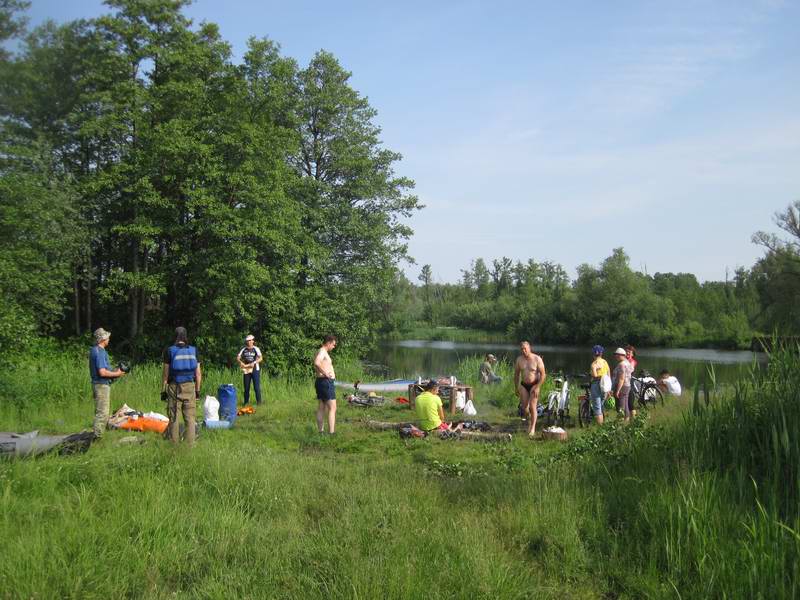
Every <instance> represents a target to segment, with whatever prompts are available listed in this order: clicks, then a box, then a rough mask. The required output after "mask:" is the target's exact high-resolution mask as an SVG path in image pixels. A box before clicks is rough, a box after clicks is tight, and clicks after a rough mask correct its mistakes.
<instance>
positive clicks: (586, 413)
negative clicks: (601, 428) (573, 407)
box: [578, 399, 592, 427]
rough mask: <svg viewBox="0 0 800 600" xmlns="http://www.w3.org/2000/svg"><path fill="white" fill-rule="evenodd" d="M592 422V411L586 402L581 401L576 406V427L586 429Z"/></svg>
mask: <svg viewBox="0 0 800 600" xmlns="http://www.w3.org/2000/svg"><path fill="white" fill-rule="evenodd" d="M591 422H592V409H591V407H590V406H589V401H588V400H585V399H584V400H581V401H580V404H579V405H578V425H580V426H581V427H588V426H589V424H590V423H591Z"/></svg>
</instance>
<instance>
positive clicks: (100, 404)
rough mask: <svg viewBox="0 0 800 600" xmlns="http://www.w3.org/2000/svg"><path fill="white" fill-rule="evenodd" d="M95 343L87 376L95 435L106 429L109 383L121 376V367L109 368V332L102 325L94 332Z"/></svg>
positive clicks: (108, 412) (109, 397)
mask: <svg viewBox="0 0 800 600" xmlns="http://www.w3.org/2000/svg"><path fill="white" fill-rule="evenodd" d="M94 340H95V345H94V346H92V349H91V350H90V351H89V377H91V379H92V396H93V398H94V424H93V425H92V429H93V430H94V434H95V435H96V436H97V437H101V436H102V435H103V432H104V431H105V430H106V425H107V424H108V417H109V414H110V412H111V383H112V382H113V380H114V379H116V378H118V377H122V376H123V375H125V372H124V371H123V370H122V369H115V370H113V371H112V370H111V364H110V363H109V362H108V352H106V347H107V346H108V342H109V340H111V332H110V331H106V330H105V329H103V328H102V327H100V328H98V329H96V330H95V332H94Z"/></svg>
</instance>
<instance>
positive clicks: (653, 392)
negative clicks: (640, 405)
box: [645, 385, 664, 406]
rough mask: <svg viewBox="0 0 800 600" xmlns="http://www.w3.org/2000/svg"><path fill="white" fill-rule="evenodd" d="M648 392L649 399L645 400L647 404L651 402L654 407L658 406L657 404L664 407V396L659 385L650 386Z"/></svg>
mask: <svg viewBox="0 0 800 600" xmlns="http://www.w3.org/2000/svg"><path fill="white" fill-rule="evenodd" d="M646 392H647V397H646V398H645V400H646V401H647V402H649V403H650V404H652V405H653V406H656V405H657V404H660V405H661V406H664V394H663V393H662V392H661V390H660V389H658V386H657V385H651V386H649V387H648V388H647V390H646Z"/></svg>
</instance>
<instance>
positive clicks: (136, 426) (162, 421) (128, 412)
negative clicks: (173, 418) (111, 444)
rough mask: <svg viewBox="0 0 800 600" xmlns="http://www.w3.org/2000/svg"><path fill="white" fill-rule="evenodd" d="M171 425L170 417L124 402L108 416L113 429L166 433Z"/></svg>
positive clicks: (109, 424)
mask: <svg viewBox="0 0 800 600" xmlns="http://www.w3.org/2000/svg"><path fill="white" fill-rule="evenodd" d="M168 425H169V419H168V418H167V417H166V416H165V415H162V414H161V413H157V412H146V413H143V412H140V411H138V410H135V409H133V408H131V407H130V406H128V405H127V404H123V405H122V406H121V407H120V408H119V409H118V410H117V411H116V412H115V413H114V414H113V415H111V416H110V417H109V418H108V426H109V427H111V428H113V429H125V430H128V431H154V432H156V433H164V432H165V431H166V430H167V426H168Z"/></svg>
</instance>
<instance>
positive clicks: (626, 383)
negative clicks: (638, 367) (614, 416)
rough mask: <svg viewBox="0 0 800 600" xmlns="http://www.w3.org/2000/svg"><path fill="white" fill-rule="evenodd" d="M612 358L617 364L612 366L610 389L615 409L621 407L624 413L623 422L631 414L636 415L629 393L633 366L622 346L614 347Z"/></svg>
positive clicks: (627, 419)
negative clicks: (612, 393)
mask: <svg viewBox="0 0 800 600" xmlns="http://www.w3.org/2000/svg"><path fill="white" fill-rule="evenodd" d="M614 358H615V359H616V361H617V366H616V367H614V372H613V373H612V374H611V381H612V389H613V390H614V397H615V398H616V399H617V409H620V408H621V409H622V411H623V414H624V415H625V422H626V423H628V422H629V421H630V420H631V416H633V417H635V416H636V411H635V410H633V396H632V395H631V375H632V374H633V367H631V363H629V362H628V359H627V357H626V354H625V350H624V349H623V348H617V349H616V351H615V352H614Z"/></svg>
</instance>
